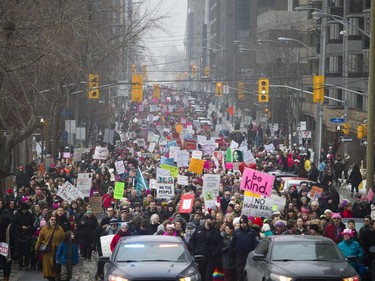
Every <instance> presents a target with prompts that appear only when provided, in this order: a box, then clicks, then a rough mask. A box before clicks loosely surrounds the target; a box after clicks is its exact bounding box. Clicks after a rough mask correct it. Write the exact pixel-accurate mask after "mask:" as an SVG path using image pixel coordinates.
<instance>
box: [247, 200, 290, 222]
mask: <svg viewBox="0 0 375 281" xmlns="http://www.w3.org/2000/svg"><path fill="white" fill-rule="evenodd" d="M284 206H285V198H284V197H280V196H278V195H272V196H271V197H263V196H262V197H254V196H246V195H245V197H244V200H243V207H242V212H241V215H246V216H254V217H265V218H270V217H271V216H272V212H273V211H274V210H282V209H283V208H284Z"/></svg>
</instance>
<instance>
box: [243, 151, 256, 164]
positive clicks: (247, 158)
mask: <svg viewBox="0 0 375 281" xmlns="http://www.w3.org/2000/svg"><path fill="white" fill-rule="evenodd" d="M243 161H244V162H245V164H246V165H250V164H251V163H256V161H255V158H254V155H253V153H252V152H251V150H245V151H244V154H243Z"/></svg>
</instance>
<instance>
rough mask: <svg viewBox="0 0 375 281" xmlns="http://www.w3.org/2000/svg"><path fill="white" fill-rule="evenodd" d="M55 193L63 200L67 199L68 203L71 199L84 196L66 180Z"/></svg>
mask: <svg viewBox="0 0 375 281" xmlns="http://www.w3.org/2000/svg"><path fill="white" fill-rule="evenodd" d="M56 194H57V196H60V197H61V198H62V199H63V200H66V201H68V202H69V204H70V203H71V202H72V201H74V200H77V199H78V198H82V199H83V198H85V196H84V195H83V193H82V192H81V191H80V190H79V189H78V188H76V187H75V186H74V185H72V184H71V183H70V182H68V181H66V182H65V183H64V185H63V186H62V187H61V188H59V190H58V191H57V193H56ZM87 197H88V196H87Z"/></svg>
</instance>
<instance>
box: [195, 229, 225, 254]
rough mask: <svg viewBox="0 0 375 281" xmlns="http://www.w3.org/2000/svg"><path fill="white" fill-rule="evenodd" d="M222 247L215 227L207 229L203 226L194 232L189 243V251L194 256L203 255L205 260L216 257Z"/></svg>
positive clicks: (220, 238)
mask: <svg viewBox="0 0 375 281" xmlns="http://www.w3.org/2000/svg"><path fill="white" fill-rule="evenodd" d="M222 245H223V238H222V237H221V235H220V231H219V230H218V229H217V228H215V227H211V228H210V229H207V228H206V227H205V226H204V225H203V226H200V227H198V228H197V229H196V230H195V231H194V233H193V235H192V236H191V238H190V241H189V249H190V250H191V251H192V252H193V253H194V255H204V256H205V257H206V258H207V257H215V256H217V255H218V254H219V253H220V252H221V249H222V248H223V247H222Z"/></svg>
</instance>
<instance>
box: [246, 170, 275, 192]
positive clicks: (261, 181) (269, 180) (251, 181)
mask: <svg viewBox="0 0 375 281" xmlns="http://www.w3.org/2000/svg"><path fill="white" fill-rule="evenodd" d="M274 181H275V177H274V176H272V175H270V174H267V173H263V172H259V171H256V170H253V169H249V168H245V169H244V171H243V176H242V181H241V189H242V190H245V191H251V192H254V193H258V194H260V195H264V196H267V197H270V196H271V192H272V188H273V182H274Z"/></svg>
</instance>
